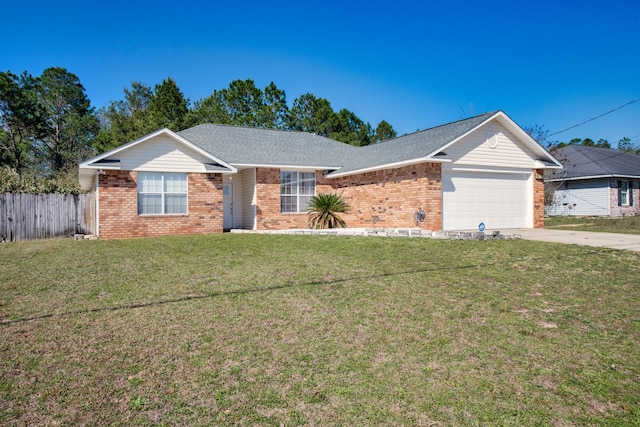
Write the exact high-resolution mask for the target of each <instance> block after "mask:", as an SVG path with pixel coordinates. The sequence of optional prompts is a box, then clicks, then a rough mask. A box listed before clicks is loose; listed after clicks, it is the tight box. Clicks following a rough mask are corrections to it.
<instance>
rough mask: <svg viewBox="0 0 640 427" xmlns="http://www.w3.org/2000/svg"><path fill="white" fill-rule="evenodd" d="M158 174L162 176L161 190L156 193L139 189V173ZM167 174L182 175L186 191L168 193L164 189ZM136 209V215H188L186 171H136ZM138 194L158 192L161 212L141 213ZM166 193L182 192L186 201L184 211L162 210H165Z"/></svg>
mask: <svg viewBox="0 0 640 427" xmlns="http://www.w3.org/2000/svg"><path fill="white" fill-rule="evenodd" d="M146 173H148V174H160V175H161V177H162V192H160V193H157V192H142V191H140V179H141V175H144V174H146ZM167 175H182V176H184V177H185V181H186V191H185V192H184V193H170V192H166V191H164V188H165V177H166V176H167ZM136 184H137V210H138V216H184V215H188V214H189V174H187V173H180V172H138V175H137V183H136ZM140 194H160V196H161V197H160V199H161V201H160V206H161V207H162V212H161V213H141V212H140ZM167 194H179V195H182V194H184V195H185V196H186V198H185V201H186V206H185V208H186V209H185V211H184V212H180V213H166V212H164V210H165V195H167Z"/></svg>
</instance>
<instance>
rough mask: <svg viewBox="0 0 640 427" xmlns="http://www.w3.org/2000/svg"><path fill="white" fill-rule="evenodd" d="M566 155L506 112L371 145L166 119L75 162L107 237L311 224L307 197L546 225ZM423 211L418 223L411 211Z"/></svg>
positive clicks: (350, 221)
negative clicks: (547, 186) (178, 127)
mask: <svg viewBox="0 0 640 427" xmlns="http://www.w3.org/2000/svg"><path fill="white" fill-rule="evenodd" d="M560 167H561V164H560V163H559V162H558V161H557V160H556V159H555V158H554V157H553V156H552V155H551V154H550V153H549V152H548V151H546V150H545V149H544V148H543V147H542V146H540V145H539V144H538V143H537V142H536V141H535V140H533V139H532V138H531V137H530V136H529V135H528V134H527V133H526V132H525V131H523V130H522V129H521V128H520V127H519V126H518V125H517V124H516V123H515V122H513V120H511V119H510V118H509V117H508V116H507V115H506V114H505V113H503V112H502V111H495V112H491V113H486V114H482V115H480V116H476V117H472V118H469V119H465V120H461V121H458V122H454V123H450V124H447V125H443V126H438V127H435V128H431V129H428V130H424V131H421V132H416V133H412V134H409V135H405V136H401V137H399V138H395V139H392V140H389V141H386V142H382V143H378V144H374V145H369V146H365V147H354V146H350V145H347V144H344V143H341V142H337V141H334V140H331V139H327V138H324V137H321V136H317V135H313V134H309V133H304V132H294V131H280V130H270V129H257V128H248V127H235V126H225V125H212V124H204V125H200V126H196V127H193V128H190V129H186V130H184V131H181V132H177V133H175V132H172V131H170V130H168V129H161V130H158V131H156V132H154V133H151V134H149V135H147V136H144V137H142V138H140V139H138V140H136V141H133V142H130V143H128V144H125V145H123V146H121V147H118V148H116V149H114V150H111V151H109V152H107V153H104V154H102V155H100V156H97V157H95V158H93V159H89V160H87V161H85V162H83V163H82V164H80V171H79V173H80V183H81V185H82V187H83V188H84V189H87V190H93V191H95V192H96V194H97V218H98V221H97V222H98V225H97V228H98V231H97V234H98V235H99V236H100V237H101V238H117V237H136V236H158V235H172V234H202V233H220V232H222V231H223V230H224V229H233V228H242V229H248V230H281V229H293V228H307V215H306V211H305V210H306V206H307V203H308V201H309V199H310V198H311V196H313V195H315V194H319V193H327V192H335V193H338V194H340V195H342V197H343V198H345V199H346V200H347V201H348V202H349V204H350V205H351V208H352V209H351V212H350V213H349V214H346V215H344V219H345V220H346V222H347V226H348V227H371V228H373V227H375V228H404V227H416V226H417V227H421V228H423V229H425V230H434V231H436V230H443V229H444V230H468V229H473V230H475V229H477V228H478V226H479V224H480V223H484V224H485V225H486V227H487V229H494V230H495V229H501V228H516V227H527V228H531V227H543V224H544V180H543V169H548V168H560ZM419 209H422V210H424V211H425V212H426V217H425V219H424V221H421V222H416V219H415V218H416V216H415V213H416V211H418V210H419Z"/></svg>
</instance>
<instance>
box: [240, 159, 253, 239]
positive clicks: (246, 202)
mask: <svg viewBox="0 0 640 427" xmlns="http://www.w3.org/2000/svg"><path fill="white" fill-rule="evenodd" d="M239 175H240V176H241V177H242V201H241V204H242V228H244V229H246V230H255V229H256V170H255V169H246V170H243V171H242V172H240V174H239Z"/></svg>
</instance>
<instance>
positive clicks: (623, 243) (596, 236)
mask: <svg viewBox="0 0 640 427" xmlns="http://www.w3.org/2000/svg"><path fill="white" fill-rule="evenodd" d="M504 232H505V233H509V234H510V233H513V234H519V235H520V236H521V237H522V238H523V239H527V240H539V241H542V242H556V243H569V244H572V243H573V244H576V245H585V246H598V247H602V248H611V249H626V250H630V251H639V252H640V235H638V234H618V233H594V232H590V231H574V230H552V229H548V228H546V229H525V228H522V229H517V230H505V231H504Z"/></svg>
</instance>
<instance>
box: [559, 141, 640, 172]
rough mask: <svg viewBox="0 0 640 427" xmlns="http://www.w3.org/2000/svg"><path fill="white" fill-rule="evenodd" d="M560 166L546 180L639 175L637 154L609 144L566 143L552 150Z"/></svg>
mask: <svg viewBox="0 0 640 427" xmlns="http://www.w3.org/2000/svg"><path fill="white" fill-rule="evenodd" d="M553 155H554V156H555V157H556V158H557V159H558V160H560V161H561V162H562V163H563V165H564V169H563V170H557V171H554V172H553V174H552V175H551V177H550V178H549V179H548V180H547V181H566V180H577V179H591V178H605V177H612V178H615V177H618V178H640V156H637V155H635V154H633V153H627V152H624V151H619V150H613V149H611V148H599V147H588V146H584V145H575V144H572V145H567V146H566V147H562V148H559V149H557V150H555V151H554V152H553Z"/></svg>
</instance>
